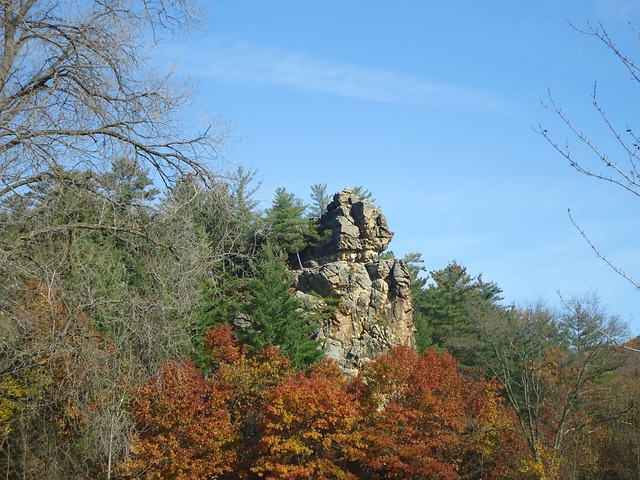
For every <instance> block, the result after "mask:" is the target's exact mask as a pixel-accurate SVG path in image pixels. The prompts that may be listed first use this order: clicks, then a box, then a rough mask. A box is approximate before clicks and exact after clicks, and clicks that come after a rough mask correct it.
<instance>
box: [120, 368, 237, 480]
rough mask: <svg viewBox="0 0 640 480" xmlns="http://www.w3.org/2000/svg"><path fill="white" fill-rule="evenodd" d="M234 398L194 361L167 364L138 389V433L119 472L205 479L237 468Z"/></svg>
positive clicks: (134, 475) (125, 474)
mask: <svg viewBox="0 0 640 480" xmlns="http://www.w3.org/2000/svg"><path fill="white" fill-rule="evenodd" d="M228 397H229V392H228V391H226V390H224V389H222V388H219V387H218V385H217V384H216V383H215V382H211V381H209V380H207V379H205V378H204V376H203V375H202V372H200V371H199V370H198V369H197V368H196V366H195V365H194V364H193V363H192V362H190V361H189V360H182V361H171V362H169V363H167V364H166V365H164V366H163V367H162V369H161V370H160V372H159V375H158V377H155V378H152V379H151V380H149V381H148V382H147V383H145V384H144V385H143V386H142V387H141V388H140V390H139V392H138V396H137V399H136V400H135V402H136V403H135V406H134V408H133V415H134V420H135V422H136V427H137V430H138V433H137V435H136V437H135V439H134V441H133V444H132V445H131V455H130V456H129V458H128V459H127V460H126V461H125V462H123V463H122V464H121V465H120V466H119V472H118V474H119V476H121V477H122V478H139V477H140V476H141V475H144V478H149V479H165V478H184V479H193V480H200V479H216V478H222V477H223V475H224V474H227V473H231V472H233V471H234V468H235V463H236V460H235V455H236V442H237V439H238V433H237V431H236V430H235V428H234V425H233V423H232V416H231V412H230V411H229V410H228V408H227V403H226V402H227V400H228Z"/></svg>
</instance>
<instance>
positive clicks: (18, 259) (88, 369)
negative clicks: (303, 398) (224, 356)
mask: <svg viewBox="0 0 640 480" xmlns="http://www.w3.org/2000/svg"><path fill="white" fill-rule="evenodd" d="M197 13H198V12H197V11H196V9H195V8H194V7H193V5H191V4H190V3H189V2H188V1H187V0H140V1H128V0H95V1H89V2H87V1H84V0H6V1H0V33H1V35H0V327H2V328H0V400H3V399H5V398H6V397H3V396H5V393H6V392H8V391H9V390H8V389H9V387H11V388H14V387H13V386H14V385H17V386H18V387H19V388H22V387H24V388H22V390H19V391H20V392H21V393H20V396H19V398H18V397H16V399H14V400H15V401H13V400H11V399H10V400H11V401H12V402H13V403H12V405H15V409H14V410H12V411H11V422H12V423H11V425H9V426H8V431H9V433H7V434H6V435H5V436H2V437H0V471H1V472H2V473H3V474H5V473H6V476H7V477H8V478H96V475H97V472H99V470H100V468H101V465H104V466H105V474H106V476H107V477H108V476H109V474H110V473H109V472H110V471H111V467H112V465H113V463H114V462H117V461H118V458H120V457H121V456H122V455H124V454H126V445H127V434H128V431H129V430H128V429H129V424H128V420H127V416H126V412H125V410H124V407H125V405H124V403H125V402H124V399H125V398H128V397H129V396H130V395H131V390H132V389H134V388H135V386H136V385H137V384H138V383H139V382H141V381H142V380H143V379H144V378H145V377H146V376H148V375H150V374H152V373H153V371H154V368H155V366H156V365H157V364H158V363H159V362H161V361H162V360H163V359H164V358H166V357H167V356H173V355H177V354H179V353H181V352H184V351H186V349H187V348H188V346H189V343H190V342H191V337H190V335H191V333H192V331H193V322H194V315H195V310H196V307H197V305H198V301H199V299H200V296H201V291H200V286H201V284H202V282H203V281H204V279H206V277H207V275H210V274H211V273H210V269H209V267H210V265H211V262H212V261H213V260H214V259H215V257H216V256H219V255H218V253H217V252H214V253H212V248H211V247H212V246H213V247H214V248H215V246H214V245H212V242H211V241H210V240H209V239H207V238H206V236H205V235H203V234H202V228H201V226H199V225H196V220H195V219H193V218H185V217H184V216H183V215H182V213H183V212H184V209H183V208H182V207H176V208H174V209H166V210H161V209H158V208H156V207H155V205H154V203H153V201H152V196H153V195H152V190H153V189H152V188H151V185H149V183H150V181H149V182H147V183H145V181H144V178H149V177H145V176H146V175H147V173H148V174H149V176H150V177H153V178H156V179H158V180H159V181H162V182H163V183H164V185H165V186H166V187H169V188H171V187H174V186H175V185H176V183H177V182H178V180H179V179H182V178H185V177H196V178H197V179H198V182H200V184H204V185H215V184H216V183H217V182H216V179H215V178H214V177H215V176H214V173H213V172H212V170H211V169H210V168H209V166H208V161H209V160H211V159H213V158H215V157H216V156H217V155H218V149H219V146H220V142H221V141H222V139H223V137H224V135H225V132H224V129H223V128H220V127H219V126H211V127H205V128H204V129H203V131H202V132H199V133H195V134H194V135H192V136H188V135H185V132H189V131H194V128H192V127H191V126H186V125H184V124H182V122H181V121H180V119H181V118H182V117H181V116H182V109H183V107H184V106H185V105H186V104H187V102H188V99H189V93H190V92H189V91H188V89H185V88H184V87H185V86H184V85H182V84H181V83H180V82H179V81H176V80H174V79H173V77H172V76H171V75H167V74H160V73H158V72H156V71H155V70H154V69H153V68H151V67H150V65H149V63H148V62H147V59H148V56H149V55H150V53H151V47H152V45H151V43H152V42H153V41H155V42H159V41H160V40H161V39H162V36H163V35H164V34H165V32H167V31H169V32H174V31H176V30H177V29H180V28H183V27H188V26H189V25H191V24H193V22H194V21H196V20H197ZM150 33H151V34H150ZM149 39H152V42H151V43H150V42H149ZM122 159H126V160H122ZM119 161H120V164H119V166H118V167H117V168H116V166H117V165H118V163H117V162H119ZM118 170H120V171H118ZM117 174H118V175H131V178H129V179H128V180H130V181H128V183H127V182H123V181H122V179H121V180H117V179H114V178H115V177H117ZM114 182H115V184H114ZM118 182H119V183H118ZM140 182H142V183H140ZM154 193H155V192H154ZM164 193H165V194H166V191H165V192H164ZM219 198H220V205H219V209H220V211H221V212H225V213H226V212H230V211H231V207H230V206H229V205H228V204H227V203H225V201H224V195H220V196H219ZM221 215H222V214H221ZM228 243H232V242H231V241H227V244H228ZM34 299H37V302H36V303H34V302H35V300H34ZM34 304H37V305H41V306H42V309H45V310H46V308H45V307H46V306H47V305H49V307H51V308H49V309H50V310H51V309H52V308H54V307H55V309H58V310H59V312H57V313H56V314H55V315H54V314H52V313H51V312H47V311H38V314H37V315H36V314H34V313H32V312H30V311H29V310H28V309H29V308H31V307H30V305H34ZM38 308H40V307H38ZM51 311H52V312H53V310H51ZM54 313H55V312H54ZM18 387H15V388H14V390H16V388H18ZM16 391H18V390H16ZM12 408H13V407H12ZM0 426H1V427H3V428H4V427H5V426H6V425H5V424H3V425H0ZM4 468H6V472H5V471H4V470H3V469H4Z"/></svg>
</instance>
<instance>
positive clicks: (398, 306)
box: [296, 189, 414, 374]
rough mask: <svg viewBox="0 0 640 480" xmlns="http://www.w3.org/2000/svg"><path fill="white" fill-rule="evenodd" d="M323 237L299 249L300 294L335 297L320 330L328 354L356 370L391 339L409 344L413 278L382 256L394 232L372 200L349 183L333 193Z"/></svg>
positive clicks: (402, 265) (399, 264)
mask: <svg viewBox="0 0 640 480" xmlns="http://www.w3.org/2000/svg"><path fill="white" fill-rule="evenodd" d="M320 230H321V231H323V232H326V234H327V237H326V240H325V241H324V242H322V244H321V245H320V246H316V247H313V248H308V249H306V250H305V251H303V252H302V258H303V259H304V268H303V269H302V270H301V271H298V272H297V273H298V276H297V282H296V289H297V290H298V292H300V293H299V294H300V295H305V296H307V295H309V297H311V296H310V294H311V293H312V292H315V293H316V294H319V295H320V296H322V297H325V298H333V299H336V302H337V305H338V307H337V310H336V312H335V313H334V314H333V317H332V318H331V319H329V320H328V321H327V322H326V323H325V325H323V326H322V329H321V332H319V336H320V339H321V340H322V342H323V343H324V346H325V351H326V356H327V357H329V358H333V359H335V360H336V361H337V362H338V364H339V365H340V367H341V368H342V369H343V371H345V372H347V373H349V374H357V372H358V371H359V370H360V369H361V368H362V366H363V365H364V363H365V362H367V361H369V360H372V359H374V358H376V357H377V356H378V355H381V354H383V353H386V352H387V351H388V350H389V348H390V347H391V346H393V345H397V344H402V345H413V330H414V327H413V319H412V316H413V307H412V303H411V279H410V275H409V271H408V269H407V265H406V264H405V263H404V262H403V261H400V260H380V259H379V255H380V253H381V252H383V251H384V249H385V248H386V247H387V245H388V244H389V242H390V241H391V238H392V237H393V232H391V231H390V230H389V227H388V226H387V222H386V219H385V217H384V215H383V214H382V212H381V211H380V209H379V208H377V207H376V206H375V205H374V204H373V203H371V202H368V201H363V200H361V199H360V197H358V196H357V195H355V194H352V193H351V191H350V190H349V189H345V190H343V191H342V192H340V193H337V194H336V195H335V196H334V198H333V202H331V203H330V204H329V206H328V207H327V212H326V213H325V214H324V215H323V216H322V217H321V218H320Z"/></svg>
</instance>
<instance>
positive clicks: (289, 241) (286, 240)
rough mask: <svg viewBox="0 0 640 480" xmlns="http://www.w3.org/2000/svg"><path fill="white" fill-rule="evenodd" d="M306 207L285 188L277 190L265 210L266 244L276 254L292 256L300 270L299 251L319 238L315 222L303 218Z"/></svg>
mask: <svg viewBox="0 0 640 480" xmlns="http://www.w3.org/2000/svg"><path fill="white" fill-rule="evenodd" d="M306 209H307V206H306V205H305V204H304V203H303V202H302V200H300V199H299V198H297V197H296V196H295V195H294V194H293V193H288V192H287V190H286V189H285V188H278V189H277V190H276V196H275V198H274V199H273V203H272V204H271V208H270V209H269V210H267V218H266V223H267V226H268V228H269V231H268V234H267V235H268V240H267V241H268V244H269V245H270V246H271V247H272V248H273V249H274V250H275V251H277V252H284V253H287V254H288V255H290V256H292V257H293V258H294V259H295V260H297V262H292V263H294V264H295V263H297V265H298V266H299V267H300V269H302V261H301V260H300V255H299V253H300V251H301V250H302V249H304V248H305V247H306V246H307V245H309V244H310V243H312V242H315V241H317V239H318V238H319V235H318V232H317V231H316V228H317V222H316V221H315V220H313V219H307V218H305V211H306Z"/></svg>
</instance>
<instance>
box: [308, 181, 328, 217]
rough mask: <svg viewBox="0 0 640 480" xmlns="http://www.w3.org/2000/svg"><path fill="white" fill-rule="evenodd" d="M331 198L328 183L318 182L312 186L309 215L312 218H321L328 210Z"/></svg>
mask: <svg viewBox="0 0 640 480" xmlns="http://www.w3.org/2000/svg"><path fill="white" fill-rule="evenodd" d="M330 201H331V199H330V198H329V195H328V194H327V184H326V183H317V184H315V185H312V186H311V202H312V203H311V206H310V207H309V209H310V210H309V215H310V217H311V218H314V217H315V218H320V217H321V216H322V215H324V214H325V213H326V211H327V207H328V206H329V202H330Z"/></svg>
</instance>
